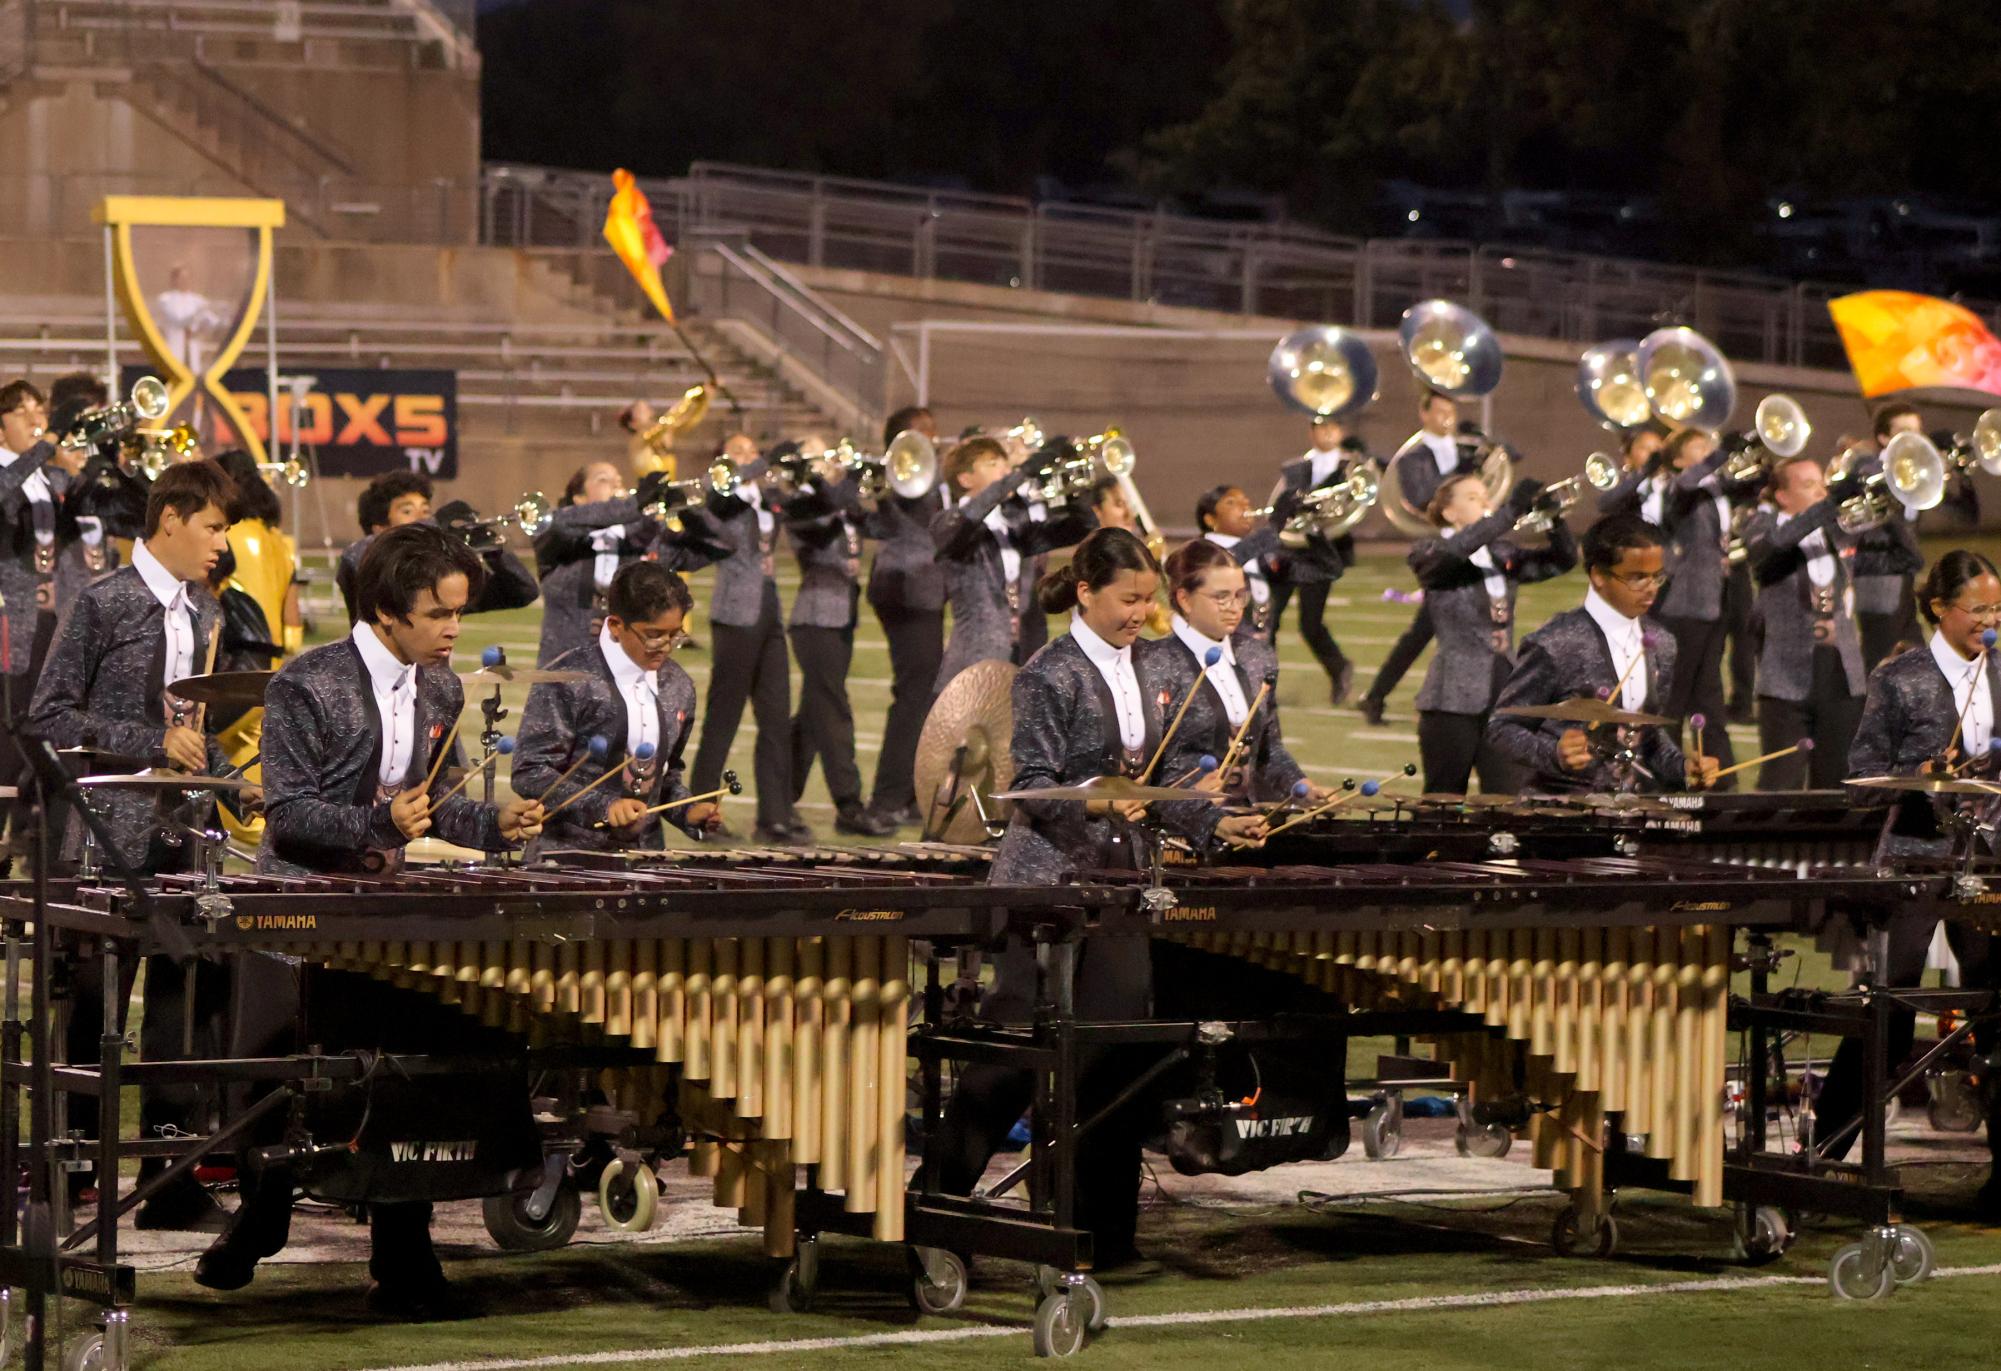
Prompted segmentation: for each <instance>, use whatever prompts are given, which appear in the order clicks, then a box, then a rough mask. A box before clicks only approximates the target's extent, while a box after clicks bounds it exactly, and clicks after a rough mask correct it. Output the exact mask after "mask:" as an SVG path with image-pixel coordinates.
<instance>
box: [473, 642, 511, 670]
mask: <svg viewBox="0 0 2001 1371" xmlns="http://www.w3.org/2000/svg"><path fill="white" fill-rule="evenodd" d="M506 660H507V653H506V651H505V650H504V649H503V648H502V647H501V646H500V644H499V643H488V644H487V645H486V646H485V647H484V648H482V649H481V650H480V654H479V664H480V665H481V666H499V665H500V664H501V663H502V662H504V661H506Z"/></svg>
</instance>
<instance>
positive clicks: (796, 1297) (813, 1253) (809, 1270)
mask: <svg viewBox="0 0 2001 1371" xmlns="http://www.w3.org/2000/svg"><path fill="white" fill-rule="evenodd" d="M819 1288H820V1245H819V1244H818V1243H816V1242H815V1241H813V1239H811V1238H801V1239H800V1240H799V1251H798V1253H797V1254H796V1255H795V1256H794V1257H793V1258H792V1260H791V1261H789V1262H787V1263H785V1270H784V1271H782V1272H781V1273H779V1277H778V1284H777V1285H775V1286H773V1287H772V1289H771V1312H772V1313H774V1314H804V1313H807V1312H809V1311H810V1310H811V1309H812V1308H813V1296H814V1294H815V1292H817V1291H818V1290H819Z"/></svg>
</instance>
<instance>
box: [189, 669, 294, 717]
mask: <svg viewBox="0 0 2001 1371" xmlns="http://www.w3.org/2000/svg"><path fill="white" fill-rule="evenodd" d="M277 674H278V673H277V672H275V671H215V672H211V673H209V674H208V675H206V676H188V677H185V678H183V679H182V680H178V681H175V682H174V683H173V684H172V685H170V686H168V687H167V693H168V694H169V695H172V696H174V697H175V698H177V699H182V700H186V701H187V702H188V703H189V704H195V705H221V706H223V707H224V708H227V707H229V706H231V705H244V706H249V705H261V704H263V703H264V688H265V687H266V686H268V685H270V684H271V678H272V677H273V676H276V675H277Z"/></svg>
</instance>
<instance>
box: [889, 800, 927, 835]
mask: <svg viewBox="0 0 2001 1371" xmlns="http://www.w3.org/2000/svg"><path fill="white" fill-rule="evenodd" d="M881 813H882V816H883V817H884V818H885V819H892V820H894V821H895V822H896V825H897V827H899V828H922V827H924V811H923V810H921V809H919V808H918V807H917V801H915V800H912V801H911V802H910V803H909V804H907V805H905V806H904V807H903V808H901V809H885V810H882V811H881Z"/></svg>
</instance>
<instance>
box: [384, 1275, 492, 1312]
mask: <svg viewBox="0 0 2001 1371" xmlns="http://www.w3.org/2000/svg"><path fill="white" fill-rule="evenodd" d="M361 1305H362V1308H364V1309H366V1310H367V1311H368V1312H369V1313H370V1314H373V1315H374V1316H375V1317H376V1318H378V1319H395V1320H398V1321H400V1322H403V1323H449V1322H452V1321H453V1320H456V1319H476V1318H478V1317H479V1316H480V1314H481V1313H482V1312H483V1311H482V1310H481V1308H480V1304H479V1301H478V1300H476V1299H474V1298H473V1297H472V1296H470V1295H468V1294H466V1293H465V1292H464V1291H462V1290H460V1289H459V1288H458V1287H457V1286H455V1285H453V1284H452V1283H451V1282H450V1281H446V1280H439V1281H435V1282H428V1281H427V1282H423V1283H419V1284H411V1283H409V1282H405V1281H391V1282H384V1281H370V1282H369V1283H368V1293H367V1294H365V1295H363V1296H362V1298H361Z"/></svg>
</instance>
